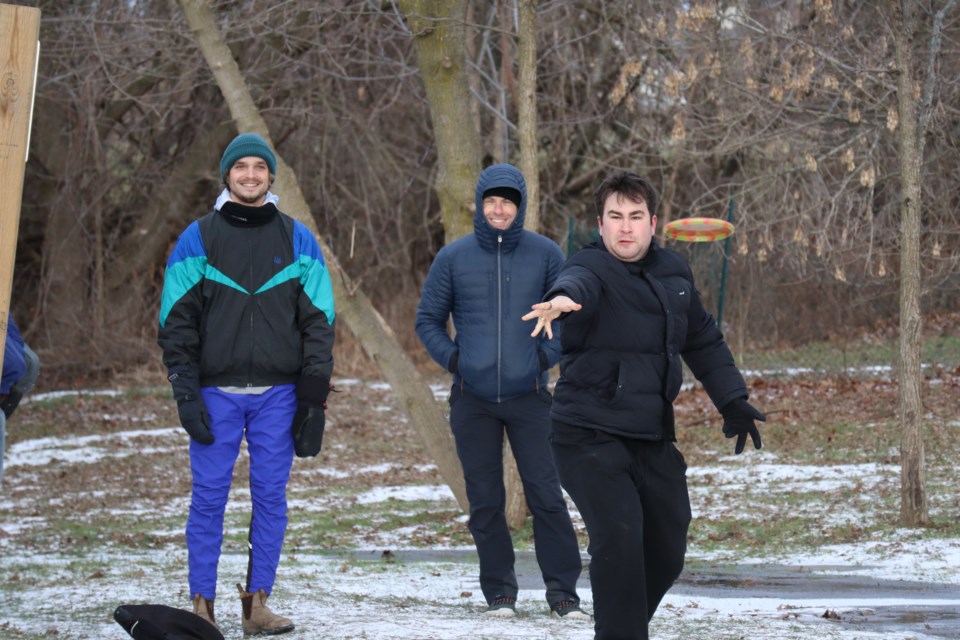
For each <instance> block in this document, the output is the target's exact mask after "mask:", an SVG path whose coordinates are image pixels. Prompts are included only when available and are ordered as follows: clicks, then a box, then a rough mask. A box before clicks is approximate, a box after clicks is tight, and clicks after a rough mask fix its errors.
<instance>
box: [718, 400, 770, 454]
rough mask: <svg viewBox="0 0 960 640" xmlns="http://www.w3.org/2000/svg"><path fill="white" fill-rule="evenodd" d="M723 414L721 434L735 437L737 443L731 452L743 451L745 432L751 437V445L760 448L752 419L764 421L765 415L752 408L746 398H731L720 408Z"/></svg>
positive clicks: (755, 425)
mask: <svg viewBox="0 0 960 640" xmlns="http://www.w3.org/2000/svg"><path fill="white" fill-rule="evenodd" d="M720 415H722V416H723V435H725V436H727V437H728V438H732V437H734V436H736V437H737V445H736V447H734V449H733V452H734V453H736V454H741V453H743V445H745V444H746V443H747V434H749V435H750V437H751V438H752V439H753V447H754V448H755V449H759V448H760V431H759V430H758V429H757V424H756V423H755V422H754V420H759V421H760V422H766V421H767V417H766V416H765V415H763V414H762V413H760V412H759V411H757V410H756V409H754V408H753V407H752V406H751V405H750V403H749V402H747V399H746V398H737V399H736V400H731V401H730V402H728V403H727V404H725V405H724V406H723V408H722V409H720Z"/></svg>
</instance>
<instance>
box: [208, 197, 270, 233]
mask: <svg viewBox="0 0 960 640" xmlns="http://www.w3.org/2000/svg"><path fill="white" fill-rule="evenodd" d="M220 215H222V216H223V217H224V218H225V219H226V220H227V222H229V223H230V224H232V225H234V226H237V227H259V226H261V225H265V224H267V223H268V222H270V221H271V220H273V217H274V216H276V215H277V205H275V204H273V203H272V202H267V203H266V204H264V205H263V206H262V207H248V206H247V205H244V204H240V203H239V202H234V201H232V200H231V201H229V202H224V203H223V206H221V207H220Z"/></svg>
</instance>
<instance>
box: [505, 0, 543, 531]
mask: <svg viewBox="0 0 960 640" xmlns="http://www.w3.org/2000/svg"><path fill="white" fill-rule="evenodd" d="M536 5H537V3H536V0H520V21H519V30H518V33H517V38H518V41H519V52H518V62H519V64H520V73H519V82H518V84H519V91H518V92H517V94H518V100H517V124H518V130H519V139H520V167H519V168H520V171H521V172H522V173H523V177H524V178H525V179H526V182H527V212H526V216H525V217H524V221H523V226H524V228H526V229H529V230H530V231H538V230H539V228H540V163H539V153H540V149H539V145H538V144H537V24H536V20H537V6H536ZM503 469H504V482H505V484H506V488H507V506H506V515H507V522H508V523H509V525H510V527H511V528H513V529H516V528H518V527H520V526H521V525H522V524H523V523H524V521H525V520H526V519H527V515H528V513H529V509H528V508H527V502H526V499H525V497H524V493H523V483H522V482H521V480H520V472H519V470H518V469H517V462H516V460H515V459H514V457H513V453H512V450H511V449H510V447H509V445H508V446H507V447H506V448H505V450H504V456H503Z"/></svg>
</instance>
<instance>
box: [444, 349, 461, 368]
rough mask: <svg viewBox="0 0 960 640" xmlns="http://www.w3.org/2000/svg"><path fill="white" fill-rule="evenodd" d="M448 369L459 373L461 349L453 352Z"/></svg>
mask: <svg viewBox="0 0 960 640" xmlns="http://www.w3.org/2000/svg"><path fill="white" fill-rule="evenodd" d="M447 371H449V372H450V373H458V372H459V371H460V350H459V349H458V350H456V351H454V352H453V355H451V356H450V362H448V363H447Z"/></svg>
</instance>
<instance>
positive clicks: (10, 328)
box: [0, 315, 27, 455]
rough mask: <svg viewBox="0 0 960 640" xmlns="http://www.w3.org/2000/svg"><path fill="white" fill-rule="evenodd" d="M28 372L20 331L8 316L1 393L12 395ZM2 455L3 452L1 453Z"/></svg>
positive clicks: (0, 384) (0, 383)
mask: <svg viewBox="0 0 960 640" xmlns="http://www.w3.org/2000/svg"><path fill="white" fill-rule="evenodd" d="M26 371H27V362H26V360H24V358H23V338H22V337H21V336H20V330H19V329H17V325H16V324H14V322H13V317H12V316H9V315H8V316H7V339H6V342H5V343H4V348H3V378H2V380H0V393H4V394H6V393H10V387H12V386H13V385H14V383H16V381H17V380H19V379H20V378H22V377H23V374H24V373H26ZM0 455H2V452H0Z"/></svg>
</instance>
